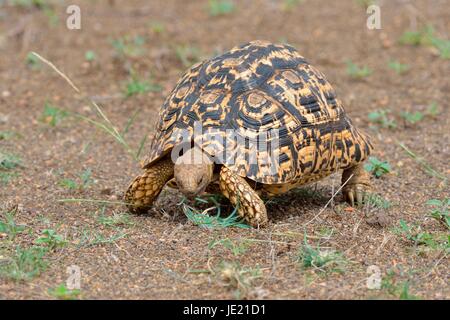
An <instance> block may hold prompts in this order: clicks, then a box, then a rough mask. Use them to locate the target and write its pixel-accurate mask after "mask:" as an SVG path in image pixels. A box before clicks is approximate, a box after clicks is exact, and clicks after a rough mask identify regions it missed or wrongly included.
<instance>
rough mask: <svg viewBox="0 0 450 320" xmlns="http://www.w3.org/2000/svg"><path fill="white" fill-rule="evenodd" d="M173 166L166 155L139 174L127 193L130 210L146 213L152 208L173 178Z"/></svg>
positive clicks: (126, 200)
mask: <svg viewBox="0 0 450 320" xmlns="http://www.w3.org/2000/svg"><path fill="white" fill-rule="evenodd" d="M173 167H174V165H173V162H172V160H171V159H170V157H166V158H165V159H161V160H160V161H158V162H157V163H155V164H153V165H152V166H150V167H149V168H146V169H145V172H144V173H143V174H142V175H140V176H137V177H136V178H135V179H134V180H133V182H131V184H130V186H129V187H128V189H127V191H126V193H125V202H126V203H128V205H127V207H128V210H130V212H132V213H145V212H146V211H147V210H148V209H150V207H151V205H152V203H153V201H155V200H156V198H157V197H158V195H159V194H160V192H161V191H162V189H163V188H164V186H165V184H166V183H167V182H168V181H169V180H170V179H172V177H173Z"/></svg>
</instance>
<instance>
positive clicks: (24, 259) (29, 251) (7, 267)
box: [0, 246, 48, 281]
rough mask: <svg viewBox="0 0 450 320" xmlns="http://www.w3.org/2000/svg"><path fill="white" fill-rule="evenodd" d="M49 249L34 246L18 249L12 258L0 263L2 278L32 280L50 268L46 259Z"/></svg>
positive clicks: (0, 275) (18, 247)
mask: <svg viewBox="0 0 450 320" xmlns="http://www.w3.org/2000/svg"><path fill="white" fill-rule="evenodd" d="M46 253H47V248H43V247H37V246H32V247H30V248H25V249H24V248H22V247H20V246H17V247H16V250H15V252H14V253H13V254H12V256H11V257H8V258H7V259H5V260H3V261H2V263H0V277H2V278H7V279H13V280H17V281H20V280H31V279H32V278H34V277H36V276H38V275H39V274H41V272H43V271H45V269H46V268H47V266H48V263H47V261H46V260H45V259H44V256H45V254H46Z"/></svg>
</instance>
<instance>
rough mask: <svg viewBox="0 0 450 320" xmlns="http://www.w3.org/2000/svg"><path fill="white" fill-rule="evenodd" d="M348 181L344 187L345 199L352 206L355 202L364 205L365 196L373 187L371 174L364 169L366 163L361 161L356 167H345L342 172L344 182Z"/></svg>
mask: <svg viewBox="0 0 450 320" xmlns="http://www.w3.org/2000/svg"><path fill="white" fill-rule="evenodd" d="M352 175H353V176H352ZM347 180H348V181H347ZM346 181H347V183H346V184H345V186H344V187H343V188H342V193H343V194H344V199H345V201H347V202H348V203H349V204H350V205H351V206H354V205H355V204H356V205H362V204H363V202H364V199H365V197H366V196H367V194H368V193H369V192H370V191H371V189H372V188H371V185H370V175H369V173H368V172H367V171H366V170H364V164H362V163H360V164H358V165H356V166H354V167H351V168H348V169H345V170H344V172H343V173H342V184H344V183H345V182H346Z"/></svg>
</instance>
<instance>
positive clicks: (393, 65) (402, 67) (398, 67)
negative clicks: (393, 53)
mask: <svg viewBox="0 0 450 320" xmlns="http://www.w3.org/2000/svg"><path fill="white" fill-rule="evenodd" d="M388 67H389V68H390V69H392V70H394V71H395V72H396V73H397V74H399V75H400V74H404V73H405V72H407V71H408V70H409V68H410V67H409V65H407V64H403V63H400V62H399V61H396V60H391V61H389V63H388Z"/></svg>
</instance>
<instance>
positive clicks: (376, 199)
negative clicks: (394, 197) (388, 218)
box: [365, 193, 392, 210]
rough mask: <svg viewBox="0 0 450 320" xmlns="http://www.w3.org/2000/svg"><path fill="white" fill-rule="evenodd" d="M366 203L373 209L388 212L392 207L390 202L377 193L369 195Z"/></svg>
mask: <svg viewBox="0 0 450 320" xmlns="http://www.w3.org/2000/svg"><path fill="white" fill-rule="evenodd" d="M365 203H366V204H368V205H369V206H371V207H376V208H379V209H384V210H387V209H389V208H390V207H391V206H392V205H391V203H390V202H389V201H388V200H386V199H385V198H383V197H382V196H380V195H379V194H376V193H369V194H367V196H366V198H365Z"/></svg>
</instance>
